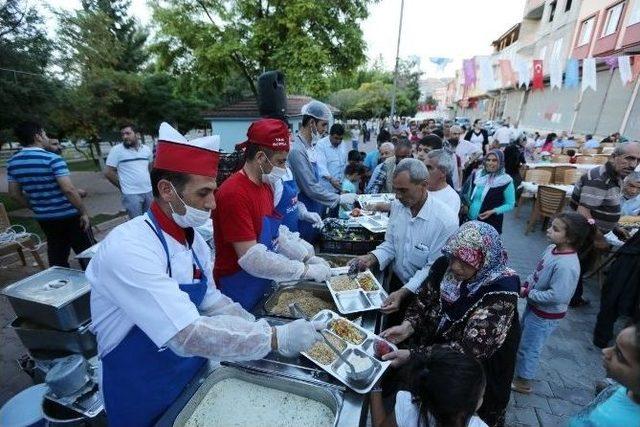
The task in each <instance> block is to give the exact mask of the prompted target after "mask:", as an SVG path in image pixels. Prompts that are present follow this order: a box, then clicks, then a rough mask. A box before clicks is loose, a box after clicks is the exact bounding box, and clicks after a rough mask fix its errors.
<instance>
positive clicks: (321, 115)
mask: <svg viewBox="0 0 640 427" xmlns="http://www.w3.org/2000/svg"><path fill="white" fill-rule="evenodd" d="M300 114H302V115H303V116H311V117H313V118H316V119H318V120H325V121H327V122H330V121H331V120H333V114H331V110H330V109H329V107H328V106H327V104H325V103H323V102H320V101H316V100H315V99H314V100H313V101H310V102H308V103H306V104H304V105H303V106H302V110H301V111H300Z"/></svg>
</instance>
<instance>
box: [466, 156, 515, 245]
mask: <svg viewBox="0 0 640 427" xmlns="http://www.w3.org/2000/svg"><path fill="white" fill-rule="evenodd" d="M462 200H463V204H464V205H465V206H466V207H467V217H468V219H470V220H476V219H477V220H480V221H483V222H486V223H487V224H491V225H492V226H493V227H494V228H495V229H496V230H498V233H500V234H502V221H503V220H504V214H505V212H509V211H510V210H512V209H513V207H514V206H515V204H516V191H515V186H514V185H513V178H511V176H509V175H508V174H507V173H506V172H505V170H504V154H503V153H502V151H500V150H491V151H489V152H488V153H487V155H486V156H484V162H483V165H482V168H481V169H479V170H476V171H474V172H473V173H472V174H471V176H469V178H468V179H467V182H466V183H465V185H464V186H463V188H462Z"/></svg>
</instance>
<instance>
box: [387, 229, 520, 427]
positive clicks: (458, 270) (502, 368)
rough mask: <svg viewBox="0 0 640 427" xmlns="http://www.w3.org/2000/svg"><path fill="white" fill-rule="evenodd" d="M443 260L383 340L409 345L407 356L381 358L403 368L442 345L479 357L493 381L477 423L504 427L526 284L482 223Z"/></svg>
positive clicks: (462, 235)
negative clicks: (520, 292) (522, 287)
mask: <svg viewBox="0 0 640 427" xmlns="http://www.w3.org/2000/svg"><path fill="white" fill-rule="evenodd" d="M442 252H443V253H444V256H442V257H440V258H438V260H436V262H435V263H434V264H433V266H432V267H431V271H430V273H429V277H427V279H426V280H425V282H424V283H423V284H422V287H421V288H420V290H419V292H418V294H417V298H416V300H415V301H414V302H413V304H412V305H411V306H410V307H409V308H408V310H407V314H406V315H405V319H404V321H403V322H402V324H401V325H400V326H394V327H392V328H389V329H387V330H385V331H384V332H382V333H381V336H383V337H385V338H386V339H388V340H390V341H392V342H395V343H400V342H403V343H404V342H406V343H407V344H408V349H402V350H398V351H396V352H391V353H389V354H387V355H385V356H384V357H383V358H384V359H386V360H393V365H395V366H400V365H403V364H404V363H406V362H407V361H408V360H409V358H410V357H411V354H412V353H414V354H415V353H417V354H429V352H430V351H431V348H432V346H433V345H436V344H445V345H447V346H450V347H451V348H453V349H455V350H457V351H460V352H463V353H466V354H469V355H471V356H474V357H475V358H476V359H478V360H479V361H480V362H482V365H483V366H484V369H485V373H486V376H487V387H486V390H485V394H484V402H483V404H482V406H481V407H480V409H479V410H478V415H480V417H481V418H482V419H483V421H485V422H486V423H487V424H488V425H490V426H502V425H503V424H504V414H505V410H506V408H507V404H508V403H509V396H510V393H511V380H512V379H513V372H514V367H515V360H516V351H517V349H518V341H519V339H520V327H519V323H518V307H517V303H518V290H519V286H520V278H519V277H518V276H517V275H516V273H515V271H513V270H511V269H510V268H508V267H507V265H506V263H507V254H506V252H505V251H504V248H503V247H502V240H501V238H500V236H499V235H498V233H497V232H496V230H495V229H494V228H493V227H491V226H489V225H488V224H485V223H483V222H479V221H470V222H467V223H465V224H463V225H462V226H461V227H460V229H459V230H458V231H457V232H456V234H454V235H453V236H451V238H450V239H449V241H448V242H447V244H446V245H445V246H444V248H443V249H442ZM409 337H411V339H409V340H407V339H408V338H409Z"/></svg>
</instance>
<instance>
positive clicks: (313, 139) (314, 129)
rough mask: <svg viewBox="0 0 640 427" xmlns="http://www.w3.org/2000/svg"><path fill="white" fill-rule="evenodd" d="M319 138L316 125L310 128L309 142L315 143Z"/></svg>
mask: <svg viewBox="0 0 640 427" xmlns="http://www.w3.org/2000/svg"><path fill="white" fill-rule="evenodd" d="M319 140H320V134H319V133H318V128H317V125H314V126H313V127H312V128H311V144H312V145H315V144H316V143H317V142H318V141H319Z"/></svg>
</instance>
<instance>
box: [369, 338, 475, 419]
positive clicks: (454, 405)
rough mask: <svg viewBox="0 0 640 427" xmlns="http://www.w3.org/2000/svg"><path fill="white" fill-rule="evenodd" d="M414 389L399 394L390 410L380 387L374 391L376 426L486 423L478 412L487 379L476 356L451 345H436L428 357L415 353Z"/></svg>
mask: <svg viewBox="0 0 640 427" xmlns="http://www.w3.org/2000/svg"><path fill="white" fill-rule="evenodd" d="M409 369H410V372H409V375H407V376H406V378H411V379H412V383H411V384H407V386H408V387H407V388H408V389H410V390H411V391H399V392H398V393H397V394H396V403H395V408H394V412H392V413H391V414H387V413H386V412H385V409H384V404H383V401H382V395H381V393H380V391H379V389H374V391H372V392H371V420H372V425H373V427H395V426H398V427H429V426H435V427H445V426H446V427H487V425H486V424H485V423H484V422H483V421H482V420H481V419H480V418H479V417H478V416H476V415H474V414H475V412H476V410H477V409H478V408H479V407H480V406H481V405H482V396H483V394H484V388H485V385H486V379H485V375H484V371H483V369H482V365H480V363H479V362H478V361H477V360H475V359H474V358H473V357H471V356H469V355H466V354H464V353H460V352H457V351H455V350H453V349H451V348H450V347H446V346H437V347H433V350H432V352H431V354H430V355H429V356H427V357H424V356H422V355H417V354H412V362H411V364H410V365H409Z"/></svg>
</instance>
